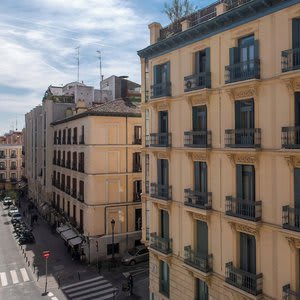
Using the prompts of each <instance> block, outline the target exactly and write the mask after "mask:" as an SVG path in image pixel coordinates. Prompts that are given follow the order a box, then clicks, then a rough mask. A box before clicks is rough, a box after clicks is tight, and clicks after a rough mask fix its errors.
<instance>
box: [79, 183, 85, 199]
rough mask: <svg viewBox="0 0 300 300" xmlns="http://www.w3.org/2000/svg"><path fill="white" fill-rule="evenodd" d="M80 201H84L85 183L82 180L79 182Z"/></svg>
mask: <svg viewBox="0 0 300 300" xmlns="http://www.w3.org/2000/svg"><path fill="white" fill-rule="evenodd" d="M78 200H79V201H82V202H83V201H84V181H82V180H80V181H79V196H78Z"/></svg>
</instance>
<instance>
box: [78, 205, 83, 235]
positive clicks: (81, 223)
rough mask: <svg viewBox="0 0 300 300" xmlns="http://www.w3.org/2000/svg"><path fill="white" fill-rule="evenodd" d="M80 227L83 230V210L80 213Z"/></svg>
mask: <svg viewBox="0 0 300 300" xmlns="http://www.w3.org/2000/svg"><path fill="white" fill-rule="evenodd" d="M79 227H80V228H81V230H83V210H82V209H81V210H80V211H79Z"/></svg>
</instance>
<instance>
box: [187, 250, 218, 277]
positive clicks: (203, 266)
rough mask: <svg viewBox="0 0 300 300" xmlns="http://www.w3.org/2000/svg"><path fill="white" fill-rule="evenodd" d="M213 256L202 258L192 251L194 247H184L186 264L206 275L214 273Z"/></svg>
mask: <svg viewBox="0 0 300 300" xmlns="http://www.w3.org/2000/svg"><path fill="white" fill-rule="evenodd" d="M212 258H213V256H212V254H210V255H207V256H201V255H200V254H198V253H196V252H195V251H194V250H192V246H185V247H184V262H185V263H186V264H187V265H189V266H192V267H193V268H196V269H198V270H200V271H201V272H204V273H209V272H212V265H213V264H212Z"/></svg>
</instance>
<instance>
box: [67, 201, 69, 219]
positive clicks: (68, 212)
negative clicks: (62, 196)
mask: <svg viewBox="0 0 300 300" xmlns="http://www.w3.org/2000/svg"><path fill="white" fill-rule="evenodd" d="M67 213H68V217H70V201H68V203H67Z"/></svg>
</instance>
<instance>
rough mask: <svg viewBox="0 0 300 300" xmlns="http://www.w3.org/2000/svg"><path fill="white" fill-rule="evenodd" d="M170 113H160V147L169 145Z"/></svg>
mask: <svg viewBox="0 0 300 300" xmlns="http://www.w3.org/2000/svg"><path fill="white" fill-rule="evenodd" d="M168 120H169V118H168V111H167V110H165V111H160V112H159V118H158V128H159V136H158V143H159V144H160V145H167V144H169V143H168V132H169V127H168Z"/></svg>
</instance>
